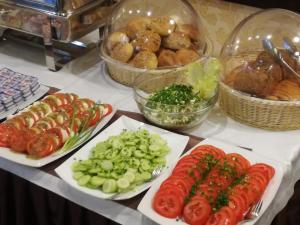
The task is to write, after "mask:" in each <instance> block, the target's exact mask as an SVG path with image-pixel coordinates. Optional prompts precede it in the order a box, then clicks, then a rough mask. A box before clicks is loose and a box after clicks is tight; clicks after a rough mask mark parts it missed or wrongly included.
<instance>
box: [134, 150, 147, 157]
mask: <svg viewBox="0 0 300 225" xmlns="http://www.w3.org/2000/svg"><path fill="white" fill-rule="evenodd" d="M134 156H135V157H137V158H143V157H144V156H145V153H143V152H141V151H140V150H136V151H134Z"/></svg>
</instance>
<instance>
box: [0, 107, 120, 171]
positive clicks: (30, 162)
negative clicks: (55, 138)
mask: <svg viewBox="0 0 300 225" xmlns="http://www.w3.org/2000/svg"><path fill="white" fill-rule="evenodd" d="M112 107H113V111H112V112H111V113H110V114H109V115H107V116H105V117H104V118H103V119H102V121H101V122H100V123H99V124H98V125H97V127H96V129H95V130H94V131H93V133H92V136H91V137H90V138H89V139H88V140H86V141H85V142H83V143H81V144H80V145H79V146H77V147H75V148H72V149H70V150H69V151H66V152H63V153H61V154H55V153H53V154H51V155H49V156H46V157H44V158H41V159H31V158H29V157H27V155H25V154H21V153H16V152H13V151H11V150H10V149H9V148H3V147H0V157H2V158H5V159H7V160H10V161H12V162H15V163H18V164H22V165H25V166H30V167H37V168H38V167H42V166H45V165H47V164H49V163H51V162H53V161H55V160H57V159H59V158H61V157H63V156H65V155H67V154H69V153H70V152H72V151H74V150H75V149H77V148H79V147H80V146H82V145H83V144H84V143H86V142H87V141H89V140H91V139H92V138H93V136H94V135H95V134H96V133H97V132H98V131H100V130H101V129H102V128H103V127H104V126H105V125H106V124H107V123H108V122H109V121H110V119H111V118H112V117H113V116H114V114H115V113H116V109H115V107H114V105H112ZM58 151H59V150H58Z"/></svg>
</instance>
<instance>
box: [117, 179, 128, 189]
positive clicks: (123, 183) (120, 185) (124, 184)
mask: <svg viewBox="0 0 300 225" xmlns="http://www.w3.org/2000/svg"><path fill="white" fill-rule="evenodd" d="M117 185H118V188H120V189H126V188H128V187H129V185H130V182H129V181H128V180H127V179H126V178H120V179H119V180H118V181H117Z"/></svg>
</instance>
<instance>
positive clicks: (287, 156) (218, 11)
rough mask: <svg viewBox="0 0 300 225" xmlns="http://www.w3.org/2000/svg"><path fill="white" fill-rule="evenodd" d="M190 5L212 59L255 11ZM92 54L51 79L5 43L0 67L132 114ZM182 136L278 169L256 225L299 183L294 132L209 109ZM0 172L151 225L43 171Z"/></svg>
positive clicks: (32, 57)
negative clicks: (251, 155) (225, 146)
mask: <svg viewBox="0 0 300 225" xmlns="http://www.w3.org/2000/svg"><path fill="white" fill-rule="evenodd" d="M190 2H191V3H192V4H193V5H194V7H195V8H196V10H197V11H198V12H199V13H201V15H202V16H203V23H204V25H205V26H206V27H207V28H208V33H209V36H210V37H211V39H212V40H213V41H214V42H215V43H216V44H215V48H214V54H215V55H217V54H218V52H219V51H220V48H221V46H222V44H223V42H224V40H225V39H226V37H227V35H228V34H229V32H230V31H231V29H232V28H233V27H234V26H235V25H236V24H237V23H238V22H239V21H240V20H241V19H242V18H244V17H246V16H248V15H249V14H251V13H253V12H255V11H257V9H255V8H251V7H247V6H240V5H236V4H230V3H225V2H218V1H214V0H211V1H206V0H204V1H198V0H191V1H190ZM96 37H97V35H96V34H92V35H90V36H88V37H85V38H92V39H93V38H94V39H95V38H96ZM20 49H21V50H20ZM20 51H21V52H22V53H21V54H20ZM97 51H98V50H97V49H95V50H94V51H92V52H90V53H88V55H85V56H83V57H81V58H79V59H77V60H75V61H73V62H71V63H70V64H69V65H67V66H66V67H64V68H63V69H62V70H61V71H59V72H57V73H53V72H50V71H48V70H47V68H46V67H45V65H44V64H45V62H44V61H43V60H44V58H43V52H42V51H41V50H39V49H34V48H32V47H27V46H24V45H21V44H18V43H12V42H10V41H5V42H2V43H0V67H7V68H11V69H13V70H15V71H17V72H22V73H24V74H30V75H33V76H37V77H39V79H40V82H41V83H42V84H45V85H48V86H51V87H56V88H58V89H61V90H63V91H64V92H75V93H79V94H80V96H83V97H90V98H93V99H98V98H101V99H107V101H108V102H109V103H111V104H113V106H114V107H116V108H117V109H118V110H124V111H131V112H138V108H137V106H136V103H135V101H134V99H133V95H132V91H131V89H130V88H128V87H125V86H123V85H120V84H118V83H116V82H115V81H113V80H112V79H111V78H110V77H109V76H108V75H107V72H106V67H105V64H104V63H103V62H101V61H100V59H99V57H98V53H97ZM185 132H186V133H188V134H191V135H194V136H198V137H202V138H208V137H209V138H213V139H217V140H221V141H224V142H227V143H229V144H232V145H236V146H241V147H244V148H245V149H248V150H252V151H254V152H256V153H258V154H261V155H265V156H267V157H270V158H273V159H274V160H278V161H280V162H282V163H283V164H284V177H283V180H282V184H281V186H280V188H279V191H278V193H277V195H276V197H275V199H274V201H273V203H272V204H271V205H270V207H269V208H268V210H267V211H266V212H265V213H264V215H263V216H262V218H261V219H260V220H259V222H258V223H257V224H261V225H267V224H271V222H272V220H273V218H274V217H275V216H276V215H277V214H278V213H279V212H280V211H281V210H282V209H283V208H284V206H285V205H286V203H287V202H288V200H289V199H290V197H291V196H292V194H293V192H294V185H295V183H296V182H297V180H299V179H300V142H299V136H300V131H299V130H297V131H287V132H271V131H265V130H261V129H256V128H252V127H249V126H246V125H243V124H240V123H238V122H235V121H233V120H231V119H230V118H228V117H226V115H224V113H222V111H221V110H220V109H219V108H218V107H215V109H214V110H213V112H212V113H211V114H210V116H209V117H208V119H207V120H206V121H205V122H204V123H203V124H202V125H201V126H200V127H197V128H194V129H191V130H187V131H185ZM245 151H247V150H245ZM0 168H1V169H3V170H6V171H9V172H10V173H13V174H15V175H17V176H19V177H21V178H23V179H25V180H27V181H29V182H31V183H33V184H35V185H38V186H40V187H42V188H43V189H46V190H49V191H50V192H54V193H56V194H57V195H59V196H61V197H63V198H65V199H68V200H70V201H71V202H74V203H76V204H78V205H80V206H82V207H84V208H87V209H89V210H90V211H93V212H96V213H98V214H100V215H102V216H104V217H106V218H108V219H111V220H113V221H115V222H117V223H120V224H128V225H132V224H152V221H150V220H149V219H147V218H146V217H144V216H143V215H142V214H141V213H140V212H138V211H137V210H136V209H135V208H136V206H131V207H130V206H128V205H126V204H124V203H122V204H120V203H119V202H116V201H108V200H102V199H95V198H93V197H91V196H88V195H86V194H83V193H80V192H79V191H76V190H74V189H72V188H70V187H69V186H68V185H67V184H66V183H64V181H62V180H61V179H60V178H58V177H57V176H55V175H53V174H51V172H50V173H49V171H45V170H40V169H35V168H30V167H26V166H22V165H18V164H15V163H12V162H9V161H7V160H5V159H0ZM24 207H26V206H24Z"/></svg>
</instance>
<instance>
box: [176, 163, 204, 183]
mask: <svg viewBox="0 0 300 225" xmlns="http://www.w3.org/2000/svg"><path fill="white" fill-rule="evenodd" d="M183 174H184V175H187V176H190V177H191V178H193V179H194V180H198V179H201V174H200V172H199V171H198V170H197V169H195V168H192V167H190V166H188V165H185V166H180V167H176V168H175V169H174V170H173V172H172V175H176V176H180V175H183Z"/></svg>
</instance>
